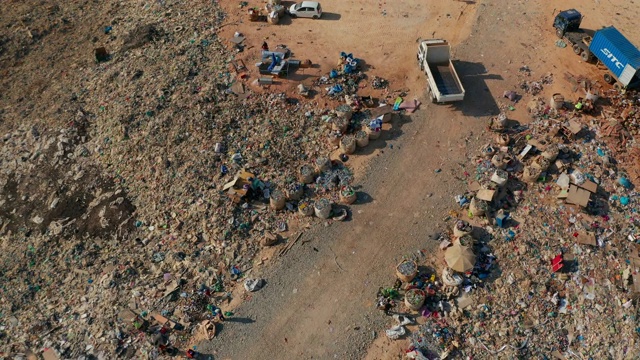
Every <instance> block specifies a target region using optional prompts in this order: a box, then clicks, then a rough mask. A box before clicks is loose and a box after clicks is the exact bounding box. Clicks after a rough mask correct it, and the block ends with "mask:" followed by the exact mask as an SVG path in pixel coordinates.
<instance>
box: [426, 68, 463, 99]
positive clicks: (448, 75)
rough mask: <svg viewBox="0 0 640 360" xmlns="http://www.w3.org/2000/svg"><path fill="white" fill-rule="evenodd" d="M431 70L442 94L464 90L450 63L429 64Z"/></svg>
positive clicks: (451, 93) (457, 92)
mask: <svg viewBox="0 0 640 360" xmlns="http://www.w3.org/2000/svg"><path fill="white" fill-rule="evenodd" d="M429 70H431V74H432V75H433V80H434V81H435V82H436V85H437V86H438V91H439V92H440V93H441V94H442V95H453V94H459V93H461V92H462V87H461V85H460V83H459V82H458V81H457V80H456V77H455V76H454V74H453V71H452V70H451V67H449V63H448V62H446V63H439V64H429Z"/></svg>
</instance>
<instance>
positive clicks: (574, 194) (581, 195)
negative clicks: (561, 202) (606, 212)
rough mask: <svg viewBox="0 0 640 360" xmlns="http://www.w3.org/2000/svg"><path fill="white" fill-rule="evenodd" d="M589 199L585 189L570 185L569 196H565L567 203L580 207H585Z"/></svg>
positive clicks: (589, 194)
mask: <svg viewBox="0 0 640 360" xmlns="http://www.w3.org/2000/svg"><path fill="white" fill-rule="evenodd" d="M590 197H591V193H590V192H588V191H587V190H585V189H582V188H580V187H577V186H576V185H573V184H571V185H570V186H569V194H568V196H567V203H569V204H575V205H580V206H582V207H587V205H588V204H589V198H590Z"/></svg>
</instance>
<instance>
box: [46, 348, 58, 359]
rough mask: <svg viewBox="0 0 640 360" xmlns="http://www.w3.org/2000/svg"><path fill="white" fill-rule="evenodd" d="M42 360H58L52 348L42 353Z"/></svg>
mask: <svg viewBox="0 0 640 360" xmlns="http://www.w3.org/2000/svg"><path fill="white" fill-rule="evenodd" d="M42 357H43V358H44V360H60V358H59V357H58V355H56V352H55V351H54V350H53V349H52V348H48V349H47V350H45V351H44V352H43V353H42Z"/></svg>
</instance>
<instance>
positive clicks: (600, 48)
mask: <svg viewBox="0 0 640 360" xmlns="http://www.w3.org/2000/svg"><path fill="white" fill-rule="evenodd" d="M589 50H591V52H592V53H593V55H595V56H596V57H597V58H598V59H599V60H600V61H601V62H602V63H603V64H604V65H605V66H606V67H607V68H609V70H611V72H612V73H613V74H614V75H615V77H616V78H617V79H618V81H620V83H622V85H624V86H627V85H629V83H631V82H632V81H636V80H638V79H637V78H636V79H634V77H635V76H636V75H637V74H638V69H640V50H638V49H637V48H636V47H635V46H634V45H633V44H632V43H631V42H630V41H629V40H627V38H625V37H624V35H622V34H621V33H620V32H619V31H618V30H617V29H616V28H614V27H613V26H610V27H606V28H603V29H601V30H598V31H596V33H595V35H594V36H593V40H592V41H591V45H589Z"/></svg>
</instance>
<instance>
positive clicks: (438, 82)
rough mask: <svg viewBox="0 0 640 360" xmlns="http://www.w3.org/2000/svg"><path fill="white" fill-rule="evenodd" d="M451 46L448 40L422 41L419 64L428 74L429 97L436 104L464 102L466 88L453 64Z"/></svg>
mask: <svg viewBox="0 0 640 360" xmlns="http://www.w3.org/2000/svg"><path fill="white" fill-rule="evenodd" d="M450 54H451V46H450V45H449V43H448V42H447V41H446V40H442V39H431V40H422V41H420V46H419V48H418V64H419V65H420V69H421V70H424V73H425V74H427V82H428V84H429V95H430V97H431V101H432V102H434V103H445V102H452V101H462V99H464V87H463V86H462V83H461V82H460V78H459V77H458V73H457V72H456V69H455V68H454V67H453V63H452V62H451V56H450Z"/></svg>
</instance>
